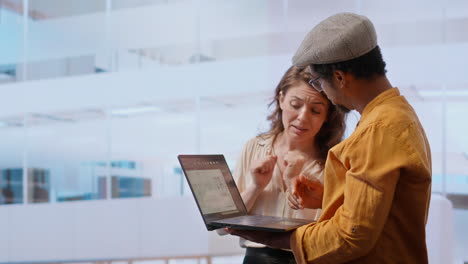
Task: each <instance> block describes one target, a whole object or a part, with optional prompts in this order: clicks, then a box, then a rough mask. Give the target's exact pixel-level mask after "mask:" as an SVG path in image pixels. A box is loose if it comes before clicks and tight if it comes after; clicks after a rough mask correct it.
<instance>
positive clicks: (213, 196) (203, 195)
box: [178, 155, 247, 227]
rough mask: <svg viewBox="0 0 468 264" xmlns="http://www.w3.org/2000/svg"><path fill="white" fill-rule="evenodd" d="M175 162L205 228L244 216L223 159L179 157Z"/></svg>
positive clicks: (240, 202)
mask: <svg viewBox="0 0 468 264" xmlns="http://www.w3.org/2000/svg"><path fill="white" fill-rule="evenodd" d="M178 159H179V162H180V165H181V166H182V170H183V171H184V174H185V178H186V179H187V182H188V184H189V186H190V189H191V190H192V194H193V196H194V197H195V201H196V202H197V205H198V209H199V210H200V213H201V214H202V216H203V220H204V221H205V225H207V227H208V225H209V223H210V222H212V221H216V220H220V219H224V218H229V217H235V216H240V215H246V214H247V209H246V208H245V205H244V202H243V201H242V197H241V195H240V193H239V190H238V189H237V186H236V183H235V181H234V179H233V177H232V174H231V171H230V170H229V167H228V165H227V162H226V160H225V159H224V156H223V155H179V156H178Z"/></svg>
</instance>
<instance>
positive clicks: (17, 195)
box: [0, 168, 23, 204]
mask: <svg viewBox="0 0 468 264" xmlns="http://www.w3.org/2000/svg"><path fill="white" fill-rule="evenodd" d="M1 176H2V177H1V181H0V185H1V193H0V204H16V203H22V202H23V169H18V168H12V169H3V170H2V174H1Z"/></svg>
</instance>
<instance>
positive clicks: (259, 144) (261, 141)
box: [246, 135, 273, 148]
mask: <svg viewBox="0 0 468 264" xmlns="http://www.w3.org/2000/svg"><path fill="white" fill-rule="evenodd" d="M272 143H273V136H270V135H258V136H256V137H253V138H251V139H249V140H248V141H247V143H246V145H247V146H250V147H251V148H265V147H266V148H270V147H271V145H272Z"/></svg>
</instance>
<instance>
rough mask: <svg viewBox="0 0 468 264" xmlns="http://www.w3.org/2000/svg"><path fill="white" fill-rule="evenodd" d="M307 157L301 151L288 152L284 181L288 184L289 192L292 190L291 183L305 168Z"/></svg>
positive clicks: (285, 158) (285, 159)
mask: <svg viewBox="0 0 468 264" xmlns="http://www.w3.org/2000/svg"><path fill="white" fill-rule="evenodd" d="M305 160H306V157H305V156H304V155H303V154H302V153H300V152H299V151H288V152H287V153H286V155H285V156H284V166H285V169H284V172H283V180H284V182H285V183H286V186H287V188H288V190H290V189H291V183H292V181H293V179H294V178H297V177H298V176H299V174H300V173H301V171H302V167H304V163H305Z"/></svg>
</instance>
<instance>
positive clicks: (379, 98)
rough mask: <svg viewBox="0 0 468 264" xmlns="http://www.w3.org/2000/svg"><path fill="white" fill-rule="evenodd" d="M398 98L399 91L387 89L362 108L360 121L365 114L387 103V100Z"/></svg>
mask: <svg viewBox="0 0 468 264" xmlns="http://www.w3.org/2000/svg"><path fill="white" fill-rule="evenodd" d="M396 96H400V91H399V90H398V88H396V87H395V88H392V89H389V90H387V91H385V92H383V93H381V94H379V95H378V96H377V97H375V98H374V99H373V100H372V101H370V102H369V103H368V104H367V105H366V107H364V110H363V111H362V114H361V119H363V118H364V117H365V116H366V115H367V114H369V113H370V112H372V110H374V108H376V107H377V106H379V105H381V104H382V103H383V102H385V101H387V100H388V99H390V98H392V97H396Z"/></svg>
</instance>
